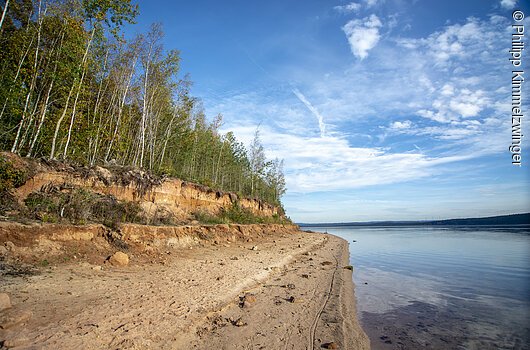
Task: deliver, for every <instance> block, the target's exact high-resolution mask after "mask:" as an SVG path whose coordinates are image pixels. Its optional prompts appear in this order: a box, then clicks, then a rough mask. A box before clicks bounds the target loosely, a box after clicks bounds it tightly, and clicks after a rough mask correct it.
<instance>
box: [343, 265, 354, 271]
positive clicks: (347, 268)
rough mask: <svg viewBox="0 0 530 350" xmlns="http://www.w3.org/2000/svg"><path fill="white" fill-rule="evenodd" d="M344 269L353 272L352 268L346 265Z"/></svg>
mask: <svg viewBox="0 0 530 350" xmlns="http://www.w3.org/2000/svg"><path fill="white" fill-rule="evenodd" d="M344 268H345V269H346V270H350V271H353V266H351V265H346V266H344Z"/></svg>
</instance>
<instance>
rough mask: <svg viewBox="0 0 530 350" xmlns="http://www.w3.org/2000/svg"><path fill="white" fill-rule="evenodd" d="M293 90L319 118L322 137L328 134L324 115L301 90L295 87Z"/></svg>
mask: <svg viewBox="0 0 530 350" xmlns="http://www.w3.org/2000/svg"><path fill="white" fill-rule="evenodd" d="M292 92H293V94H295V95H296V97H298V99H299V100H300V101H301V102H302V103H303V104H304V105H305V106H306V107H307V109H309V110H310V111H311V113H313V115H314V116H315V117H316V118H317V120H318V128H319V129H320V137H323V136H324V135H325V134H326V124H324V118H323V117H322V115H321V114H320V113H319V112H318V111H317V109H316V108H315V107H313V105H312V104H311V102H309V101H308V100H307V98H305V96H304V95H303V94H302V93H301V92H300V90H298V89H293V90H292Z"/></svg>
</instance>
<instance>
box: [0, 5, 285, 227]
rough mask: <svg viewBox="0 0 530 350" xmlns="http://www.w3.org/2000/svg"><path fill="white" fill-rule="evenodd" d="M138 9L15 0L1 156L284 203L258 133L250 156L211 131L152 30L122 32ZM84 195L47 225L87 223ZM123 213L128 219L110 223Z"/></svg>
mask: <svg viewBox="0 0 530 350" xmlns="http://www.w3.org/2000/svg"><path fill="white" fill-rule="evenodd" d="M137 14H138V8H137V6H136V5H133V4H132V3H131V0H118V1H111V0H57V1H48V2H46V1H44V2H43V1H38V0H33V1H31V0H18V1H12V2H11V3H10V6H9V8H8V10H7V13H6V18H5V21H4V24H3V26H2V28H1V31H0V47H2V50H0V62H2V64H1V65H0V134H1V135H2V137H1V138H0V149H2V150H9V151H12V152H14V153H17V154H19V155H21V156H29V157H49V158H64V159H66V160H68V161H71V162H75V163H78V164H84V165H95V164H108V163H112V164H117V165H121V166H127V167H134V168H137V169H138V168H139V169H143V170H146V171H148V172H149V173H156V174H169V175H172V176H177V177H179V178H181V179H183V180H187V181H192V182H199V183H202V184H205V185H207V186H209V187H211V188H215V189H219V190H222V191H227V192H228V191H230V192H235V193H239V194H241V195H242V196H248V197H252V198H258V199H260V200H264V201H266V202H269V203H271V204H275V205H281V203H280V198H281V196H282V194H283V193H284V192H285V179H284V176H283V169H282V167H283V163H282V161H280V160H273V161H270V160H267V159H266V157H265V150H264V147H263V145H262V144H261V140H260V137H259V131H256V135H255V138H254V140H253V142H252V143H251V145H249V147H248V149H247V148H246V147H245V145H243V144H242V143H241V142H239V141H238V140H237V139H236V138H235V136H234V134H233V133H231V132H229V133H227V134H225V135H222V134H221V133H220V131H219V130H220V128H221V125H222V116H221V115H217V116H215V117H213V118H208V117H207V116H206V115H205V112H204V109H203V108H202V105H201V101H200V100H199V99H198V98H196V97H194V96H191V93H190V89H191V84H192V83H191V81H190V80H189V79H188V77H187V76H182V75H181V73H180V68H181V56H180V53H179V51H177V50H167V49H165V48H164V46H163V45H162V43H163V32H162V28H161V26H160V25H153V26H152V28H151V29H150V30H149V32H147V33H146V34H142V35H138V36H137V37H136V38H134V39H131V40H128V41H126V40H124V39H123V38H122V37H121V34H120V30H121V27H122V25H123V24H124V23H126V22H129V23H132V22H133V21H134V19H135V17H136V16H137ZM1 167H2V164H1V163H0V169H1ZM0 175H1V174H0ZM1 176H3V175H1ZM6 176H7V178H4V177H1V178H0V186H5V187H6V188H7V187H9V186H16V185H15V182H16V181H18V180H17V178H16V177H17V176H19V175H18V174H7V175H6ZM13 181H14V182H13ZM2 188H3V187H0V190H1V189H2ZM138 190H139V193H141V191H142V190H143V188H138ZM83 195H84V194H82V193H77V194H72V196H74V197H72V198H69V199H68V200H69V202H68V201H67V202H65V203H62V204H61V203H55V204H56V205H57V206H59V207H60V208H61V210H62V213H59V214H58V215H57V216H53V215H52V214H47V215H51V216H49V217H47V220H61V219H63V218H64V217H65V216H68V217H69V219H71V220H73V221H79V222H82V221H86V220H87V218H86V216H87V215H88V214H87V212H85V211H84V210H83V208H81V207H78V206H77V205H78V204H77V203H78V202H79V201H82V200H88V199H87V198H84V197H83ZM76 196H79V198H78V197H76ZM65 200H66V199H65ZM122 209H123V210H125V209H126V208H125V209H124V208H122ZM125 211H127V210H125ZM51 212H54V211H53V210H52V211H51ZM51 212H50V213H51ZM74 213H77V214H74ZM233 214H234V215H236V214H237V211H234V213H233ZM239 214H240V216H241V217H239V218H236V219H237V220H244V218H243V217H244V216H245V215H243V214H241V213H239ZM239 214H237V215H239ZM54 215H55V214H54ZM76 215H78V217H76ZM124 215H125V216H129V215H133V213H123V211H120V210H118V213H117V214H115V216H116V217H114V218H108V221H109V222H119V221H120V220H122V219H123V216H124ZM230 215H231V214H230ZM230 215H228V214H226V216H227V220H231V219H230ZM237 215H236V216H237ZM133 216H134V215H133ZM118 217H119V218H118ZM167 220H168V218H167V217H166V216H165V215H164V214H163V213H161V214H160V215H159V217H158V219H156V220H155V221H157V222H167Z"/></svg>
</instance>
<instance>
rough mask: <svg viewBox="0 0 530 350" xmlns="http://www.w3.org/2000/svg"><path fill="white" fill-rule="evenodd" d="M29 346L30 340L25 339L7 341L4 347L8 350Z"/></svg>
mask: <svg viewBox="0 0 530 350" xmlns="http://www.w3.org/2000/svg"><path fill="white" fill-rule="evenodd" d="M26 345H29V339H28V338H25V337H21V338H16V337H15V338H12V339H6V340H5V341H4V347H5V348H6V349H11V348H16V347H19V346H26Z"/></svg>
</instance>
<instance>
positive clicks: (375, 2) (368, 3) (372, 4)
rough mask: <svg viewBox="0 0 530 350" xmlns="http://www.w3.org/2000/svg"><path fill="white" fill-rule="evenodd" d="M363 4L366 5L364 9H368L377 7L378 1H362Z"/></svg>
mask: <svg viewBox="0 0 530 350" xmlns="http://www.w3.org/2000/svg"><path fill="white" fill-rule="evenodd" d="M364 2H365V3H366V7H368V8H370V7H374V6H375V5H377V3H378V2H379V1H378V0H364Z"/></svg>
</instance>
